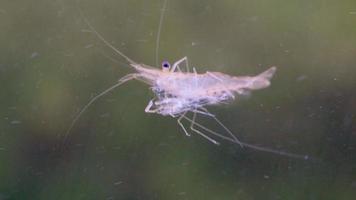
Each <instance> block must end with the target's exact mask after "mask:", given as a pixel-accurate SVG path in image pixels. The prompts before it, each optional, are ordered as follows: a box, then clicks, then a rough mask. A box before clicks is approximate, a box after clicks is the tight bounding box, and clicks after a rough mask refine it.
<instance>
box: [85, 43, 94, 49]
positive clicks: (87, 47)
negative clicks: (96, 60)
mask: <svg viewBox="0 0 356 200" xmlns="http://www.w3.org/2000/svg"><path fill="white" fill-rule="evenodd" d="M93 46H94V45H93V44H87V45H85V46H84V48H86V49H89V48H91V47H93Z"/></svg>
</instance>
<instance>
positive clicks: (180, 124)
mask: <svg viewBox="0 0 356 200" xmlns="http://www.w3.org/2000/svg"><path fill="white" fill-rule="evenodd" d="M185 114H187V112H184V113H183V114H182V115H181V116H180V117H179V118H178V120H177V123H178V124H179V126H180V127H181V128H182V129H183V131H184V133H185V135H186V136H190V134H189V133H188V131H187V129H185V127H184V125H183V124H182V122H181V120H182V119H183V118H184V117H185Z"/></svg>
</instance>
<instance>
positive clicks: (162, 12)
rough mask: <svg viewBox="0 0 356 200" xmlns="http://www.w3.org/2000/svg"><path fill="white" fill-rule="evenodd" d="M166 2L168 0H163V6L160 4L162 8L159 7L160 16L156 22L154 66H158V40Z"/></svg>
mask: <svg viewBox="0 0 356 200" xmlns="http://www.w3.org/2000/svg"><path fill="white" fill-rule="evenodd" d="M167 2H168V0H164V2H163V6H162V9H161V15H160V18H159V24H158V30H157V38H156V51H155V54H156V58H155V62H156V66H159V65H158V50H159V40H160V37H161V30H162V24H163V18H164V14H165V13H166V8H167Z"/></svg>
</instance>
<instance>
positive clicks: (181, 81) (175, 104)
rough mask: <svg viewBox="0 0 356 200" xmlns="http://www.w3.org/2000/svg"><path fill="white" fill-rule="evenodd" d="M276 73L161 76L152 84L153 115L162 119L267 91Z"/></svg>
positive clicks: (185, 73)
mask: <svg viewBox="0 0 356 200" xmlns="http://www.w3.org/2000/svg"><path fill="white" fill-rule="evenodd" d="M275 71H276V68H275V67H271V68H270V69H268V70H267V71H265V72H263V73H261V74H260V75H257V76H253V77H251V76H243V77H236V76H230V75H227V74H223V73H220V72H206V73H204V74H197V73H187V72H168V73H160V74H159V76H158V77H156V78H157V79H156V80H155V81H152V83H153V86H152V91H153V92H154V93H155V94H156V98H157V100H155V101H154V102H153V104H154V107H155V111H156V113H158V114H161V115H172V116H176V115H179V114H182V113H184V112H187V111H192V110H196V109H199V108H202V107H204V106H207V105H217V104H220V103H224V102H228V101H231V100H233V99H235V96H236V95H245V94H247V93H248V92H249V91H251V90H257V89H262V88H265V87H268V86H269V85H270V79H271V78H272V76H273V74H274V73H275ZM142 75H143V76H145V74H142Z"/></svg>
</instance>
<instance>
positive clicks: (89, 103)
mask: <svg viewBox="0 0 356 200" xmlns="http://www.w3.org/2000/svg"><path fill="white" fill-rule="evenodd" d="M135 75H136V74H127V75H125V76H124V77H122V78H120V80H119V82H118V83H116V84H115V85H112V86H110V87H109V88H108V89H106V90H104V91H103V92H101V93H100V94H98V95H96V96H95V97H93V98H92V99H91V100H90V101H89V102H88V103H87V104H86V105H85V106H84V107H83V108H82V109H81V110H80V111H79V113H78V114H77V115H76V116H75V118H74V119H73V121H72V123H71V125H70V126H69V127H68V129H67V131H66V133H65V136H64V140H63V141H65V140H66V139H67V137H68V134H69V133H70V131H71V130H72V128H73V127H74V125H75V123H76V122H77V121H78V119H79V118H80V116H82V114H83V113H84V112H85V111H86V110H87V109H88V108H89V106H90V105H92V104H93V103H94V102H95V101H96V100H98V99H99V98H100V97H102V96H104V95H106V94H108V93H109V92H111V91H112V90H114V89H115V88H117V87H119V86H120V85H122V84H124V83H125V82H127V81H129V80H132V79H135V78H136V76H135Z"/></svg>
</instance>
